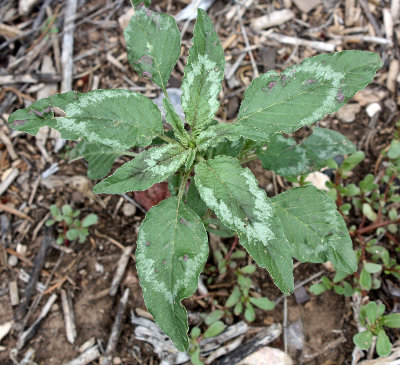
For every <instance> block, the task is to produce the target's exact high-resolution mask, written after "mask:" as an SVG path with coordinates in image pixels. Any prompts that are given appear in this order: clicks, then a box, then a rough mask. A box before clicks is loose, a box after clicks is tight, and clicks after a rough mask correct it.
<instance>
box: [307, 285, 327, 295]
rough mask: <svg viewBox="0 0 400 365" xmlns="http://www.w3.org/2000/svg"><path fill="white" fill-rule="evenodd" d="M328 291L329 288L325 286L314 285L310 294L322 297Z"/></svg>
mask: <svg viewBox="0 0 400 365" xmlns="http://www.w3.org/2000/svg"><path fill="white" fill-rule="evenodd" d="M327 290H328V288H327V287H326V286H325V285H324V284H313V285H311V286H310V292H311V293H313V294H314V295H321V294H322V293H324V292H326V291H327Z"/></svg>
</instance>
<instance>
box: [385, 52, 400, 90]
mask: <svg viewBox="0 0 400 365" xmlns="http://www.w3.org/2000/svg"><path fill="white" fill-rule="evenodd" d="M399 70H400V62H399V60H396V59H394V60H392V61H391V62H390V66H389V72H388V74H387V79H386V87H387V88H388V89H389V90H390V91H391V92H392V93H393V94H394V93H395V92H396V79H397V76H398V75H400V74H399Z"/></svg>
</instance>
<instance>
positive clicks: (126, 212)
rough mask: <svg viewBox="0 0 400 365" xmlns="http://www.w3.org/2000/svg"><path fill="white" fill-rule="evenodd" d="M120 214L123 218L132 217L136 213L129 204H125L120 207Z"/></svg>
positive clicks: (133, 207)
mask: <svg viewBox="0 0 400 365" xmlns="http://www.w3.org/2000/svg"><path fill="white" fill-rule="evenodd" d="M122 213H123V214H124V216H125V217H132V216H133V215H135V213H136V207H135V206H134V205H133V204H131V203H125V204H124V206H123V207H122Z"/></svg>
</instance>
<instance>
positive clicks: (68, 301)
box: [61, 289, 76, 343]
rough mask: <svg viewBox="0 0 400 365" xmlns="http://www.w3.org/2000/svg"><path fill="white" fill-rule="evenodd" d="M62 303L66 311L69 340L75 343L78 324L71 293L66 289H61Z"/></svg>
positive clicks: (65, 320)
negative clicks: (76, 324)
mask: <svg viewBox="0 0 400 365" xmlns="http://www.w3.org/2000/svg"><path fill="white" fill-rule="evenodd" d="M61 305H62V309H63V313H64V323H65V331H66V333H67V340H68V342H69V343H75V340H76V326H75V314H74V307H73V304H72V298H71V294H70V293H69V292H68V293H67V292H66V291H65V290H64V289H62V290H61Z"/></svg>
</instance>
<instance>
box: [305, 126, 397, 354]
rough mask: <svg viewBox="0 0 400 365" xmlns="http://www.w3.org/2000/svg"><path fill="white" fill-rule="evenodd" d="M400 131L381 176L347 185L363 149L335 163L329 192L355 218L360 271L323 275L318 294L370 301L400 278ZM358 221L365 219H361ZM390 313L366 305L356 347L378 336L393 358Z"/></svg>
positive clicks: (383, 159) (314, 288) (393, 316)
mask: <svg viewBox="0 0 400 365" xmlns="http://www.w3.org/2000/svg"><path fill="white" fill-rule="evenodd" d="M397 127H398V128H397V131H396V132H395V134H394V138H393V140H392V141H391V142H390V144H389V145H388V146H387V148H385V149H384V150H383V151H382V153H381V155H380V157H379V158H378V161H377V163H376V166H375V174H376V176H375V175H373V174H368V175H366V176H365V177H364V178H363V179H362V180H361V181H360V182H359V183H358V184H356V183H351V184H345V182H346V180H347V178H348V177H349V176H350V175H351V172H352V170H353V169H354V168H355V167H356V166H357V165H358V164H359V163H361V162H362V161H363V160H364V157H365V155H364V153H363V152H361V151H357V152H355V153H353V154H352V155H350V156H349V157H347V158H346V159H344V161H343V162H342V164H341V165H340V166H338V165H336V166H335V163H332V164H331V166H332V167H333V168H334V169H335V182H334V183H328V184H327V185H328V186H329V187H330V191H329V192H328V194H329V195H330V196H331V197H332V198H333V199H334V200H336V203H337V206H338V207H339V209H340V211H341V213H342V214H343V216H344V217H345V218H346V219H349V218H350V217H351V218H352V221H351V224H352V225H351V227H350V234H351V235H352V236H353V239H354V240H355V241H357V242H358V243H359V247H360V248H359V249H358V250H357V252H356V258H357V262H358V270H357V271H356V272H355V273H354V274H353V275H348V273H346V272H343V271H341V270H338V269H336V272H335V276H334V278H333V279H332V280H330V279H329V278H328V277H326V276H324V277H322V279H321V282H320V283H316V284H313V285H311V287H310V291H311V292H312V293H313V294H315V295H320V294H322V293H323V292H325V291H326V290H334V291H335V292H336V293H337V294H339V295H344V296H346V297H351V296H352V295H353V294H354V293H356V292H358V293H360V294H361V296H362V297H366V296H367V295H368V296H369V295H370V292H371V291H372V290H376V289H379V288H380V287H381V285H382V275H383V274H386V275H392V276H394V277H395V278H396V279H400V264H399V263H398V262H397V260H396V256H395V255H392V257H391V255H390V252H389V250H390V249H391V250H393V251H396V252H398V251H399V247H398V245H399V241H398V238H397V237H398V230H399V224H400V215H399V205H398V203H399V202H400V189H399V180H398V178H399V173H400V122H398V123H397ZM378 167H379V168H378ZM378 171H379V172H378ZM356 217H360V218H359V219H358V221H357V219H355V218H356ZM353 223H357V224H353ZM365 235H367V236H368V238H366V237H364V236H365ZM383 239H385V240H386V242H383ZM391 246H392V247H391ZM384 312H385V306H384V305H383V304H379V305H378V304H377V303H376V302H373V301H371V302H370V303H368V304H367V305H366V306H363V307H361V310H360V313H359V318H360V323H361V325H362V326H363V327H365V328H366V330H365V331H362V332H360V333H358V334H357V335H355V336H354V342H355V344H356V345H358V346H359V347H360V348H361V349H363V350H368V349H369V348H370V347H371V345H372V344H373V343H374V342H373V337H374V336H376V339H377V341H376V351H377V353H378V355H379V356H386V355H388V354H389V352H390V349H391V344H390V341H389V338H388V336H387V335H386V333H385V330H384V329H383V326H386V327H389V328H399V326H400V314H399V313H390V314H388V315H384Z"/></svg>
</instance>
